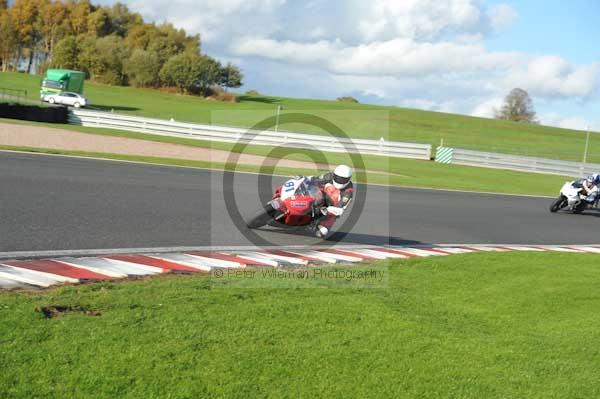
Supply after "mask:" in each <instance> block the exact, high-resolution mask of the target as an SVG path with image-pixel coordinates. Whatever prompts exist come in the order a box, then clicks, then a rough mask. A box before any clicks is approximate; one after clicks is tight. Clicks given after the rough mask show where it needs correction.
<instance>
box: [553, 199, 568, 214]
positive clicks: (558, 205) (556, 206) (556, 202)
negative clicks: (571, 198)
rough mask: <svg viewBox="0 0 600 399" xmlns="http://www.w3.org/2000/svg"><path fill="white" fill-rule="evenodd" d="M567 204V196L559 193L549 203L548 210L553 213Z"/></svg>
mask: <svg viewBox="0 0 600 399" xmlns="http://www.w3.org/2000/svg"><path fill="white" fill-rule="evenodd" d="M566 205H567V197H565V196H564V195H561V196H560V197H558V198H557V199H556V200H554V202H552V204H551V205H550V212H552V213H555V212H558V211H559V210H561V209H562V208H564V207H565V206H566Z"/></svg>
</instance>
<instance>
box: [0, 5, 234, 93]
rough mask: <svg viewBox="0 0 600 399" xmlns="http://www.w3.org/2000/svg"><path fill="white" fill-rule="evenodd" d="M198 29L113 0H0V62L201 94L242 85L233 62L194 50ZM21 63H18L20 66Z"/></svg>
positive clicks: (12, 67)
mask: <svg viewBox="0 0 600 399" xmlns="http://www.w3.org/2000/svg"><path fill="white" fill-rule="evenodd" d="M200 45H201V43H200V36H199V35H188V34H187V33H186V32H185V30H183V29H177V28H175V27H174V26H173V25H172V24H170V23H163V24H159V25H157V24H155V23H147V22H144V20H143V18H142V16H141V15H140V14H138V13H135V12H132V11H130V10H129V8H128V7H127V6H126V5H124V4H121V3H116V4H114V5H112V6H100V5H93V4H91V3H90V1H89V0H65V1H62V0H15V1H14V3H13V4H12V5H10V6H9V5H8V2H7V0H0V69H1V70H2V71H10V70H19V69H26V71H27V72H28V73H30V72H32V68H33V67H34V60H41V62H39V64H38V63H36V64H37V70H36V71H34V72H37V73H43V72H45V70H46V69H48V68H67V69H76V70H80V71H84V72H85V73H86V75H87V77H88V78H89V79H91V80H93V81H96V82H100V83H105V84H112V85H133V86H136V87H162V86H170V87H177V88H178V89H179V91H181V92H186V93H208V92H210V91H211V89H214V88H215V87H222V88H229V87H240V86H241V85H242V78H243V76H242V73H241V71H240V69H239V68H238V67H237V66H235V65H233V64H231V63H228V64H226V65H222V64H221V63H220V62H219V61H217V60H215V59H214V58H212V57H210V56H208V55H206V54H204V53H202V51H201V46H200ZM23 65H26V67H25V68H23Z"/></svg>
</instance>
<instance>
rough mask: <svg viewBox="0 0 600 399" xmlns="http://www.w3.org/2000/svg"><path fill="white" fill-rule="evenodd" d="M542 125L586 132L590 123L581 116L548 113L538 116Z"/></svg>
mask: <svg viewBox="0 0 600 399" xmlns="http://www.w3.org/2000/svg"><path fill="white" fill-rule="evenodd" d="M540 122H541V123H542V124H543V125H548V126H555V127H561V128H563V129H572V130H586V129H587V127H588V125H589V126H590V127H592V126H591V123H590V122H589V121H587V120H586V119H585V118H583V117H582V116H564V115H561V114H559V113H557V112H549V113H545V114H542V115H541V116H540Z"/></svg>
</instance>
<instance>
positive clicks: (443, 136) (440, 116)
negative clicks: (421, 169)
mask: <svg viewBox="0 0 600 399" xmlns="http://www.w3.org/2000/svg"><path fill="white" fill-rule="evenodd" d="M40 80H41V77H39V76H30V75H25V74H18V73H0V88H2V87H4V88H18V89H23V90H27V92H28V96H29V97H30V98H31V99H34V100H35V99H38V90H39V84H40ZM85 95H86V96H87V97H88V98H89V99H90V100H91V102H92V104H93V108H95V109H100V110H111V109H113V110H114V111H115V112H119V113H126V114H134V115H139V116H148V117H155V118H164V119H170V118H173V119H175V120H179V121H190V122H198V123H213V124H220V125H232V126H251V125H253V124H255V123H257V122H258V121H260V120H262V119H264V118H267V117H270V116H273V115H275V113H276V109H277V106H278V105H281V106H283V111H282V112H283V113H291V112H302V113H307V114H310V115H316V116H320V117H323V118H325V119H327V120H329V121H331V122H333V123H335V124H336V125H338V126H339V127H340V128H342V129H343V130H344V131H345V132H347V133H348V135H350V136H352V137H359V138H372V139H378V138H380V137H384V138H386V139H389V140H396V141H410V142H419V143H430V144H432V145H434V146H437V145H439V144H440V141H441V140H443V142H444V144H445V145H448V146H454V147H461V148H468V149H476V150H481V151H495V152H506V153H517V154H523V155H530V156H540V157H546V158H556V159H565V160H576V161H579V160H581V158H582V154H583V149H584V146H585V133H584V132H580V131H573V130H567V129H559V128H554V127H547V126H537V125H526V124H520V123H514V122H507V121H498V120H492V119H484V118H475V117H469V116H464V115H454V114H445V113H438V112H430V111H421V110H415V109H406V108H398V107H385V106H375V105H367V104H353V103H345V102H337V101H322V100H307V99H294V98H284V97H268V96H241V97H240V102H239V103H223V102H217V101H212V100H205V99H202V98H199V97H193V96H183V95H177V94H171V93H166V92H161V91H158V90H151V89H135V88H131V87H119V86H106V85H99V84H93V83H90V82H86V86H85ZM282 129H285V130H294V131H307V132H314V133H319V129H317V128H316V127H314V126H308V125H305V124H301V125H285V126H283V127H282ZM588 160H589V161H590V162H597V163H600V136H599V135H596V134H593V135H592V137H591V139H590V147H589V156H588Z"/></svg>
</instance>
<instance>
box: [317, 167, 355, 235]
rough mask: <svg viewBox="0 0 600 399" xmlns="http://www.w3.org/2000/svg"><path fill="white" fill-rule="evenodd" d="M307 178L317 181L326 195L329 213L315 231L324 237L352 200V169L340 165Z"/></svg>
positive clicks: (320, 221)
mask: <svg viewBox="0 0 600 399" xmlns="http://www.w3.org/2000/svg"><path fill="white" fill-rule="evenodd" d="M307 179H309V180H312V181H314V182H316V183H317V184H318V186H319V188H320V189H321V191H322V192H323V195H324V197H325V205H326V206H327V214H326V215H325V216H324V217H323V218H321V220H319V224H318V225H317V230H316V232H315V234H316V236H317V237H319V238H323V237H325V236H326V235H327V233H329V230H330V229H331V227H332V226H333V224H334V223H335V220H336V219H337V218H338V217H340V216H342V214H343V213H344V211H345V210H346V208H347V207H348V205H350V202H351V201H352V196H353V194H354V185H353V184H352V180H351V179H352V169H351V168H350V167H349V166H346V165H338V166H337V167H336V168H335V169H334V171H333V172H330V173H325V174H323V175H321V176H309V177H307Z"/></svg>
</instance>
